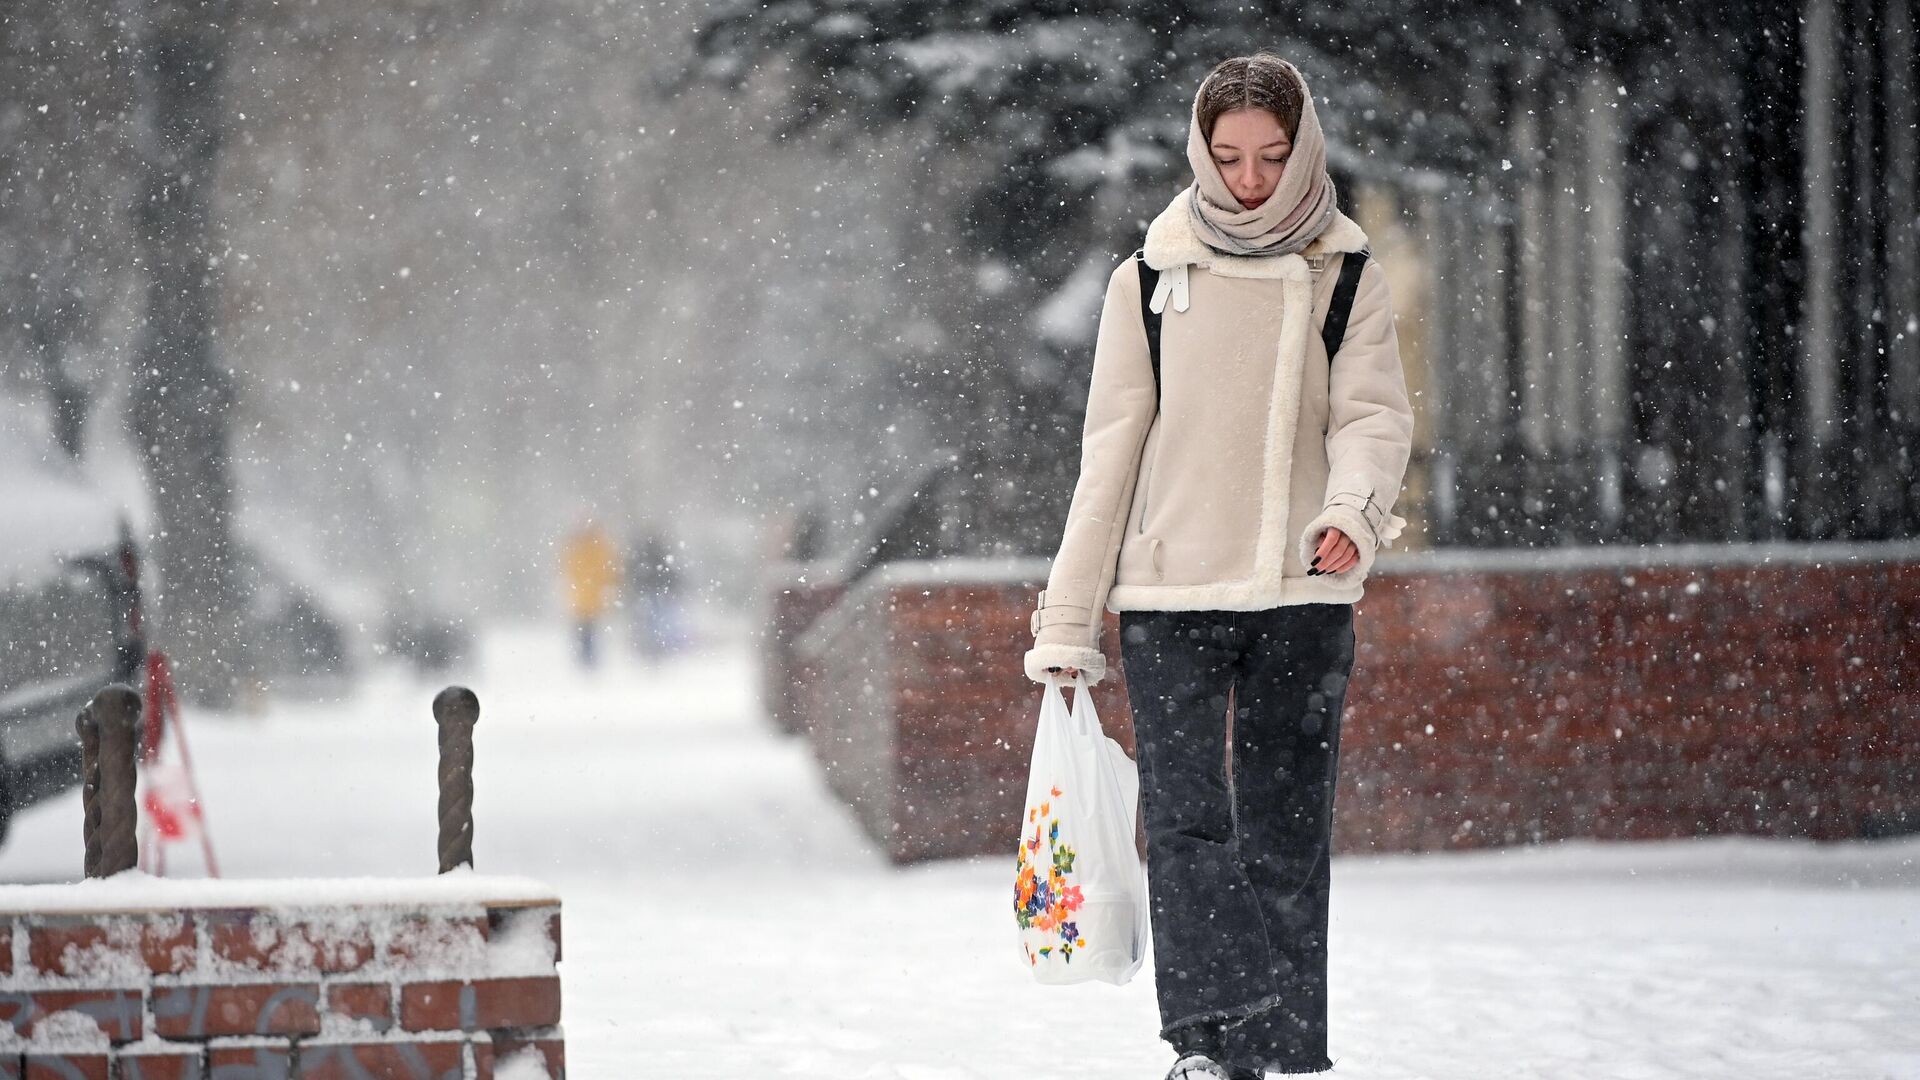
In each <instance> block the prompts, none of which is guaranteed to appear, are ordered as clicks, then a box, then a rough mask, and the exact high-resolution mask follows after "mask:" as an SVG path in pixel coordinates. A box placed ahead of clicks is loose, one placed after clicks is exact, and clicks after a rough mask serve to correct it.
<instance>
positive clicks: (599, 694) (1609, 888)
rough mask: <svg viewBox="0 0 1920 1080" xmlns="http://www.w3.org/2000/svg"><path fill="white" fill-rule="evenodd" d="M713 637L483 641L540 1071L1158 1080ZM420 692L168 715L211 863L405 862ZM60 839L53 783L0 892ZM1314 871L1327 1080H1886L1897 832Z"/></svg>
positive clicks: (350, 867)
mask: <svg viewBox="0 0 1920 1080" xmlns="http://www.w3.org/2000/svg"><path fill="white" fill-rule="evenodd" d="M743 641H744V636H743V635H736V636H735V638H734V643H730V644H726V645H723V646H720V647H715V648H713V649H710V650H706V651H703V652H700V653H699V654H697V655H692V656H689V657H687V658H685V659H683V660H678V661H675V662H673V663H671V664H669V665H666V666H665V667H663V668H660V669H655V670H645V669H643V668H641V667H640V666H639V665H638V664H637V663H635V662H632V661H628V660H626V659H625V658H622V657H616V658H615V659H616V660H617V661H619V663H618V664H617V665H616V666H615V667H614V668H613V669H612V670H610V671H606V672H603V673H601V674H600V675H599V676H597V677H592V678H589V677H583V676H581V675H580V674H578V673H576V672H575V670H574V669H573V668H572V666H571V665H570V663H569V661H568V657H567V654H566V641H565V638H564V635H563V633H562V632H561V631H560V630H559V629H557V628H544V627H543V628H529V629H518V630H505V631H501V632H499V633H495V634H493V635H491V636H490V637H489V638H488V639H487V641H486V648H485V652H484V657H483V662H482V665H481V668H480V671H481V674H479V675H477V676H476V677H474V678H473V679H472V685H473V686H474V688H475V689H476V690H478V691H479V693H480V696H481V700H482V702H483V713H482V718H481V722H480V728H479V737H478V743H479V746H478V761H479V763H478V767H477V769H478V771H477V778H476V787H477V789H478V796H477V805H476V815H477V819H478V820H477V825H476V830H477V842H476V851H477V855H478V862H479V867H478V868H479V869H480V870H481V871H482V872H484V873H490V874H521V875H527V876H531V877H537V878H540V879H542V880H544V881H546V882H548V883H549V884H551V885H553V886H554V887H555V888H557V889H559V890H560V892H561V894H562V895H563V896H564V897H565V901H566V907H567V915H566V935H567V942H566V956H567V959H566V961H565V963H564V965H563V970H564V976H565V980H566V993H567V1000H566V1006H565V1008H566V1026H567V1035H568V1044H569V1045H568V1056H569V1059H570V1061H571V1063H572V1065H573V1074H574V1075H575V1076H577V1077H581V1078H601V1077H605V1078H610V1080H630V1078H639V1077H661V1078H675V1080H680V1078H687V1077H701V1078H709V1077H712V1078H731V1077H741V1078H746V1077H754V1078H764V1077H785V1076H791V1077H833V1078H839V1077H861V1078H876V1080H880V1078H898V1080H971V1078H996V1080H998V1078H1006V1077H1021V1078H1032V1080H1044V1078H1050V1077H1052V1078H1062V1080H1064V1078H1076V1080H1077V1078H1088V1080H1091V1078H1095V1077H1098V1078H1101V1080H1127V1078H1135V1077H1137V1078H1142V1080H1158V1078H1159V1077H1160V1076H1161V1074H1162V1072H1163V1071H1164V1070H1165V1068H1166V1065H1167V1063H1168V1062H1169V1061H1170V1058H1171V1055H1170V1053H1169V1052H1168V1051H1167V1050H1166V1048H1165V1047H1164V1046H1163V1045H1161V1044H1160V1043H1159V1042H1158V1041H1157V1039H1156V1038H1155V1035H1154V1032H1155V1030H1156V1029H1157V1027H1158V1024H1157V1018H1156V1014H1155V1010H1154V1004H1153V992H1152V984H1151V981H1150V979H1149V978H1148V977H1147V976H1146V975H1145V974H1143V975H1142V976H1141V977H1140V978H1138V979H1136V980H1135V981H1134V983H1133V984H1132V985H1129V986H1126V987H1122V988H1117V989H1116V988H1112V987H1107V986H1076V987H1065V988H1043V987H1039V986H1035V985H1032V984H1031V982H1030V980H1029V977H1028V976H1027V974H1026V972H1025V971H1024V970H1023V967H1022V965H1021V963H1020V962H1019V961H1018V960H1017V959H1016V953H1015V946H1014V938H1013V930H1012V919H1011V916H1010V913H1009V911H1008V907H1007V904H1008V898H1009V891H1008V890H1009V888H1010V872H1011V865H1012V857H1011V853H1009V855H1008V857H1006V858H1004V859H1001V858H991V859H977V860H962V861H953V862H947V863H942V864H937V865H931V866H923V867H918V868H914V869H908V870H904V871H901V870H893V869H889V868H888V867H887V866H886V865H885V863H884V862H883V861H882V860H881V859H880V858H879V857H878V856H877V855H876V854H875V853H874V851H873V850H872V849H871V848H870V847H869V846H868V845H867V844H866V842H865V841H864V839H863V838H862V837H861V835H860V834H859V832H858V831H857V830H856V828H855V827H854V824H853V821H852V819H851V817H850V816H849V815H848V814H847V813H846V812H845V811H844V810H843V809H842V808H841V807H840V806H839V805H838V804H836V803H835V802H833V801H831V800H830V799H829V798H828V797H827V795H826V794H825V792H824V789H823V787H822V785H821V784H820V783H819V779H818V773H817V771H816V769H815V766H814V764H813V761H812V758H811V756H810V754H809V752H808V750H807V747H806V745H805V744H804V743H803V742H800V741H797V740H793V739H788V738H784V737H781V736H778V735H776V734H774V733H773V732H772V730H771V729H770V728H769V727H768V726H767V725H766V724H765V723H764V722H763V720H762V719H761V717H760V715H759V712H758V708H757V705H756V700H755V692H754V676H753V674H752V672H753V670H754V668H753V665H752V664H751V662H750V657H749V654H748V651H747V647H746V646H745V645H744V644H743V643H741V642H743ZM436 688H437V687H434V686H429V685H426V684H422V683H417V682H414V681H412V680H410V679H408V678H405V677H403V676H400V675H397V674H396V675H389V676H385V677H381V678H376V679H372V680H369V681H368V682H367V683H366V684H364V685H363V687H362V690H361V692H360V693H359V694H358V695H357V696H356V697H355V698H354V699H353V700H352V701H350V702H347V703H344V704H341V705H336V706H327V707H322V706H312V705H297V706H296V705H285V706H280V707H277V708H275V709H274V710H273V711H272V713H271V714H270V715H268V716H266V717H264V718H258V719H249V718H239V717H232V718H221V717H206V716H193V717H190V718H189V724H190V727H189V729H188V730H189V735H190V736H191V743H192V748H193V751H194V753H195V756H196V759H197V763H198V765H199V770H200V776H201V782H202V786H203V789H204V791H205V794H206V800H207V807H208V814H209V818H210V821H211V824H212V827H213V829H214V832H215V837H216V839H217V841H218V843H219V855H220V857H221V859H222V860H223V861H224V863H225V869H226V871H227V873H228V876H245V877H264V876H315V875H411V874H428V873H431V872H432V870H433V869H434V828H435V824H434V790H433V785H434V761H435V744H434V732H433V723H432V721H431V719H430V717H429V715H428V711H427V702H428V700H429V699H430V697H431V695H432V691H433V690H434V689H436ZM80 856H81V851H80V809H79V801H78V797H77V795H71V794H70V795H69V796H67V797H65V798H63V799H60V800H58V801H56V802H54V803H51V804H48V805H45V806H42V807H38V808H35V809H34V810H32V811H29V812H27V813H26V814H24V815H22V817H21V818H20V819H19V820H18V821H17V822H16V823H15V832H14V835H13V837H12V839H11V840H10V841H8V843H7V845H6V847H5V848H4V849H0V880H4V881H9V882H19V881H60V880H68V879H70V878H72V877H73V876H75V875H76V874H77V872H78V869H79V865H80ZM1334 890H1335V898H1334V928H1333V941H1332V953H1333V1034H1332V1050H1333V1055H1334V1058H1335V1062H1336V1064H1335V1069H1334V1072H1333V1074H1332V1075H1334V1076H1336V1077H1347V1078H1351V1080H1413V1078H1422V1077H1426V1078H1433V1080H1456V1078H1457V1080H1486V1078H1489V1077H1501V1078H1531V1077H1539V1078H1552V1080H1587V1078H1606V1080H1639V1078H1656V1077H1657V1078H1666V1077H1729V1078H1741V1080H1756V1078H1773V1077H1778V1078H1781V1080H1789V1078H1791V1080H1805V1078H1810V1077H1834V1078H1846V1080H1873V1078H1887V1077H1899V1078H1920V843H1915V842H1912V841H1902V842H1898V843H1882V844H1876V845H1834V846H1813V845H1807V844H1789V843H1767V842H1760V841H1745V840H1741V841H1708V842H1690V843H1674V844H1653V845H1631V846H1596V845H1585V844H1575V845H1561V846H1557V847H1553V848H1547V849H1527V850H1515V851H1509V852H1497V853H1478V854H1469V855H1431V856H1423V857H1392V858H1377V859H1364V860H1363V859H1352V858H1349V859H1343V860H1340V861H1338V862H1337V863H1336V865H1335V885H1334Z"/></svg>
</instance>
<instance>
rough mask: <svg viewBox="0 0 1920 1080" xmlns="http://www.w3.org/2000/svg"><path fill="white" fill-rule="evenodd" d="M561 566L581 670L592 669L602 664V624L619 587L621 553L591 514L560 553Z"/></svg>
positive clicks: (584, 516)
mask: <svg viewBox="0 0 1920 1080" xmlns="http://www.w3.org/2000/svg"><path fill="white" fill-rule="evenodd" d="M560 566H561V573H562V574H563V575H564V576H565V578H566V586H567V607H568V610H569V611H570V613H571V614H572V616H573V624H574V629H575V633H576V634H577V635H578V642H579V650H580V651H579V656H580V666H582V667H587V668H591V667H593V666H594V665H595V664H596V663H598V661H599V649H598V642H597V638H598V635H599V629H600V620H601V619H602V618H603V617H605V615H606V613H607V608H608V606H609V605H611V604H612V603H613V596H614V590H615V589H617V588H618V587H619V585H620V552H619V551H618V550H617V549H616V548H615V547H614V544H613V538H612V537H610V536H608V535H607V531H606V530H605V529H603V528H601V527H600V524H599V522H597V521H595V520H594V519H593V516H592V515H591V514H582V515H581V516H580V523H579V524H578V525H577V526H575V527H574V530H573V533H572V535H570V536H568V537H567V542H566V546H565V547H564V548H563V549H562V551H561V555H560Z"/></svg>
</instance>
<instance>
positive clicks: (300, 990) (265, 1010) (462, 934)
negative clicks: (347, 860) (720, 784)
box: [0, 871, 566, 1080]
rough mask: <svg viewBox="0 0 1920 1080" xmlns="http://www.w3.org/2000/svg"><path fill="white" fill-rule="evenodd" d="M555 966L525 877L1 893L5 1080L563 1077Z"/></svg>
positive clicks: (538, 902) (553, 941) (554, 924)
mask: <svg viewBox="0 0 1920 1080" xmlns="http://www.w3.org/2000/svg"><path fill="white" fill-rule="evenodd" d="M560 959H561V950H560V898H559V896H558V895H557V894H555V893H554V892H553V890H551V889H549V888H547V887H546V886H544V885H542V884H540V883H539V882H537V881H531V880H528V879H525V878H514V877H488V876H482V875H478V874H473V873H470V872H466V871H456V872H454V873H450V874H443V875H440V876H437V877H431V878H418V879H412V878H346V879H326V880H267V881H227V880H223V881H193V880H170V879H160V878H153V877H148V876H146V875H144V874H141V873H139V872H137V871H130V872H128V873H125V874H120V875H116V876H115V877H112V878H108V879H105V880H95V881H85V882H80V883H76V884H64V885H9V886H0V1077H14V1076H22V1075H27V1074H36V1075H37V1074H39V1073H38V1071H44V1070H51V1071H46V1073H45V1074H46V1075H60V1076H80V1077H89V1078H92V1077H98V1078H100V1080H107V1078H108V1077H109V1076H113V1077H118V1078H119V1080H157V1078H163V1077H164V1078H169V1080H171V1078H180V1080H186V1078H193V1080H204V1078H206V1077H209V1076H215V1075H218V1076H222V1077H226V1076H233V1077H240V1076H247V1077H253V1076H260V1077H268V1076H286V1077H291V1076H332V1075H340V1076H361V1075H372V1076H397V1077H422V1078H427V1080H484V1078H492V1077H497V1078H499V1080H533V1078H537V1077H544V1078H547V1080H559V1078H561V1077H563V1076H564V1075H565V1067H566V1064H565V1042H564V1036H563V1034H562V1032H561V1028H560V975H559V966H558V965H559V962H560Z"/></svg>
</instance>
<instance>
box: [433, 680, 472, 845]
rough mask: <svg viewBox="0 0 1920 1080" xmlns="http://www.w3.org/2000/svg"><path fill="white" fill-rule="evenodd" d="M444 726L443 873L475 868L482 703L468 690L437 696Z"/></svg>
mask: <svg viewBox="0 0 1920 1080" xmlns="http://www.w3.org/2000/svg"><path fill="white" fill-rule="evenodd" d="M433 719H434V720H435V722H437V723H438V724H439V725H440V872H441V873H443V874H444V873H446V872H447V871H449V870H452V869H453V868H454V867H456V866H467V867H471V866H472V865H473V726H474V725H475V724H477V723H479V722H480V699H479V698H478V697H476V696H475V695H474V692H473V691H471V690H469V689H467V688H466V687H464V686H449V687H447V688H446V689H445V690H442V691H440V692H439V693H438V694H436V695H434V698H433Z"/></svg>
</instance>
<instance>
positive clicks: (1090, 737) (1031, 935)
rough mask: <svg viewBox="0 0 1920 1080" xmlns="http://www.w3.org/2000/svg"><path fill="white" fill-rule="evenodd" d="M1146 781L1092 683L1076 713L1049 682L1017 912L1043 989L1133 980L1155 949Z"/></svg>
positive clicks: (1019, 865)
mask: <svg viewBox="0 0 1920 1080" xmlns="http://www.w3.org/2000/svg"><path fill="white" fill-rule="evenodd" d="M1139 800H1140V774H1139V771H1138V770H1137V769H1136V768H1135V767H1134V763H1133V759H1131V758H1129V757H1127V752H1126V751H1125V750H1123V749H1121V748H1120V744H1119V743H1117V742H1115V741H1113V740H1112V739H1110V738H1108V737H1107V735H1106V733H1105V732H1103V731H1101V730H1100V720H1099V717H1098V716H1096V715H1095V713H1094V711H1093V698H1092V696H1091V695H1089V694H1088V693H1087V679H1086V676H1085V675H1081V676H1079V677H1078V678H1077V679H1076V680H1075V683H1074V693H1073V709H1072V710H1071V711H1069V710H1068V709H1067V703H1066V699H1065V698H1064V697H1062V696H1061V692H1060V683H1059V681H1058V680H1057V679H1052V678H1049V679H1048V680H1047V685H1046V688H1045V689H1044V691H1043V696H1042V697H1041V700H1040V727H1039V730H1038V731H1037V732H1036V733H1035V734H1034V739H1033V766H1032V771H1031V772H1030V773H1029V774H1028V777H1027V807H1026V814H1025V816H1024V817H1023V819H1022V824H1021V835H1020V851H1019V855H1018V857H1017V859H1016V863H1015V865H1016V876H1015V878H1014V886H1013V911H1014V916H1015V918H1016V920H1017V921H1018V922H1019V926H1020V952H1021V957H1022V959H1024V960H1025V961H1026V963H1027V966H1028V967H1029V968H1030V969H1032V971H1033V974H1034V977H1035V978H1037V979H1039V980H1040V981H1041V982H1043V983H1074V982H1086V981H1088V980H1092V979H1098V980H1100V981H1102V982H1110V983H1113V984H1115V985H1119V984H1121V983H1124V982H1126V981H1127V980H1128V979H1131V978H1133V974H1134V972H1136V971H1139V970H1140V963H1141V961H1142V960H1143V959H1144V958H1145V956H1146V950H1147V934H1148V928H1147V881H1146V871H1145V869H1144V868H1143V867H1142V866H1141V865H1140V856H1139V854H1138V848H1136V847H1135V846H1134V813H1135V808H1136V807H1137V806H1138V805H1139Z"/></svg>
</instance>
